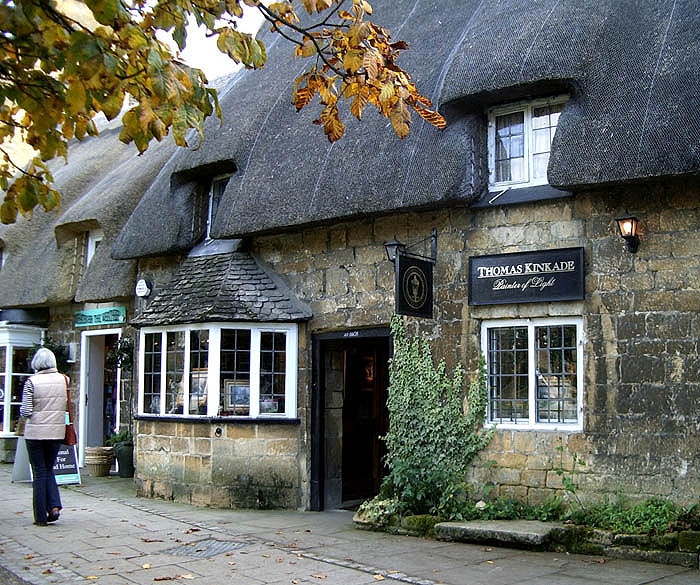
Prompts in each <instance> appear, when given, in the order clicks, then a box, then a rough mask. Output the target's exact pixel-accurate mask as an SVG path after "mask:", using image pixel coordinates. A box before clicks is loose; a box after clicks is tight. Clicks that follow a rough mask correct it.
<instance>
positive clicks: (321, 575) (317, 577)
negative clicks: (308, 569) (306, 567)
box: [311, 573, 326, 579]
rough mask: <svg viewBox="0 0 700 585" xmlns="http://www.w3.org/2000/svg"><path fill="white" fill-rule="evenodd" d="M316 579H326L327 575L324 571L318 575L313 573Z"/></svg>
mask: <svg viewBox="0 0 700 585" xmlns="http://www.w3.org/2000/svg"><path fill="white" fill-rule="evenodd" d="M311 576H312V577H313V578H314V579H325V578H326V576H325V575H323V574H322V573H318V574H316V575H311Z"/></svg>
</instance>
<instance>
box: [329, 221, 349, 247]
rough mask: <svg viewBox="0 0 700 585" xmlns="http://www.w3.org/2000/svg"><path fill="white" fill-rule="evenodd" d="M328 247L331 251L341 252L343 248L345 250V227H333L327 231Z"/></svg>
mask: <svg viewBox="0 0 700 585" xmlns="http://www.w3.org/2000/svg"><path fill="white" fill-rule="evenodd" d="M328 245H329V247H330V249H331V250H342V249H343V248H347V246H348V237H347V228H346V226H344V225H339V226H334V227H332V228H331V229H330V230H328Z"/></svg>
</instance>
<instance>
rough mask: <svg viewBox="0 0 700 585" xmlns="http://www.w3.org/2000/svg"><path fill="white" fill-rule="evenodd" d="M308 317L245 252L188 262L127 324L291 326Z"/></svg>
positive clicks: (274, 277)
mask: <svg viewBox="0 0 700 585" xmlns="http://www.w3.org/2000/svg"><path fill="white" fill-rule="evenodd" d="M311 316H312V315H311V311H310V310H309V308H308V307H306V306H305V305H304V304H303V303H301V302H300V301H299V300H298V299H297V298H296V297H295V295H294V293H293V292H292V291H291V290H290V289H289V288H288V287H287V286H286V285H285V284H284V283H283V282H282V281H281V279H280V278H279V276H278V275H276V274H274V273H272V272H271V271H270V270H269V269H268V268H267V267H266V266H264V265H263V264H262V263H259V262H258V261H257V260H256V259H255V258H253V256H251V255H250V254H248V253H246V252H231V253H227V254H216V255H207V256H190V257H189V258H187V259H186V260H185V261H184V262H183V264H182V265H181V266H180V269H179V271H178V272H177V274H176V275H175V276H174V277H173V279H172V280H171V281H170V283H168V285H167V287H166V288H165V289H164V290H163V291H162V292H160V293H159V294H157V295H156V296H155V298H154V299H153V300H152V301H151V303H150V304H149V305H148V307H147V308H146V309H145V310H144V311H143V312H142V313H141V314H139V315H137V316H136V317H135V318H134V319H133V320H132V321H131V323H132V324H133V325H136V326H151V325H157V326H165V325H175V324H182V323H203V322H228V321H256V322H273V321H274V322H290V321H304V320H308V319H310V318H311Z"/></svg>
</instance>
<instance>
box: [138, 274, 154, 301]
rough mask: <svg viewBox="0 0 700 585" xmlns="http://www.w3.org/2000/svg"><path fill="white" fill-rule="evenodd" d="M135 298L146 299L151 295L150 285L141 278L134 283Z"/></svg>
mask: <svg viewBox="0 0 700 585" xmlns="http://www.w3.org/2000/svg"><path fill="white" fill-rule="evenodd" d="M135 292H136V296H137V297H147V296H148V295H150V294H151V283H150V282H148V281H147V280H146V279H144V278H142V279H140V280H139V281H138V282H137V283H136V291H135Z"/></svg>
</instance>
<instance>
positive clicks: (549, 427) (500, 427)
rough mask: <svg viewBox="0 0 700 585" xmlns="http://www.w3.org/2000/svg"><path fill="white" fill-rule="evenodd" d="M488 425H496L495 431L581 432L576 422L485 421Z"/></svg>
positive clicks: (580, 426)
mask: <svg viewBox="0 0 700 585" xmlns="http://www.w3.org/2000/svg"><path fill="white" fill-rule="evenodd" d="M487 425H488V426H494V427H496V430H497V431H548V432H557V433H580V432H583V425H582V424H580V423H576V424H573V423H572V424H534V425H530V424H516V423H494V422H489V423H487Z"/></svg>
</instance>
